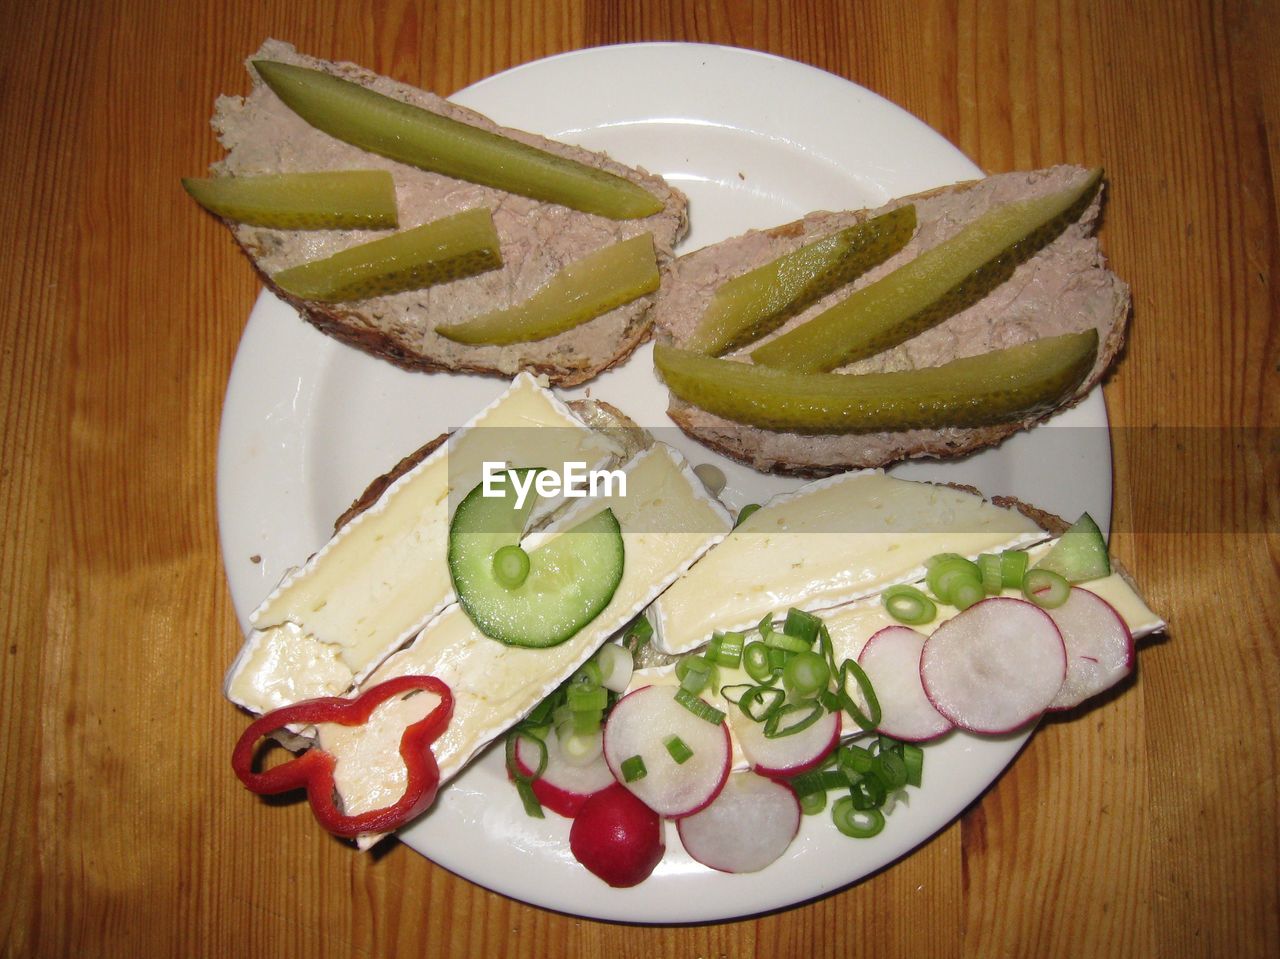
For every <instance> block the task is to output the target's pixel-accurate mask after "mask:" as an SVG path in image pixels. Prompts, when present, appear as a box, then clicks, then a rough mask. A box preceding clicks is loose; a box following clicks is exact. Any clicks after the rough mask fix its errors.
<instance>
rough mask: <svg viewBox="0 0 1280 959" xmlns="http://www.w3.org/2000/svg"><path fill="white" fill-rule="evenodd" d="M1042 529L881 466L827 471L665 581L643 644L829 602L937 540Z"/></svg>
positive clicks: (924, 553)
mask: <svg viewBox="0 0 1280 959" xmlns="http://www.w3.org/2000/svg"><path fill="white" fill-rule="evenodd" d="M1046 535H1047V534H1046V533H1045V532H1044V531H1043V530H1041V529H1040V527H1039V526H1037V525H1036V524H1035V523H1034V522H1032V521H1031V520H1030V519H1028V518H1027V517H1025V516H1023V515H1022V514H1021V513H1019V512H1018V511H1017V510H1013V509H1005V508H1003V507H999V506H995V505H993V504H991V503H989V502H987V501H986V500H984V499H983V498H982V497H980V496H977V495H975V494H973V493H968V492H965V491H963V490H958V489H954V488H952V487H949V486H939V485H935V484H931V483H917V482H910V481H907V480H900V479H894V478H893V477H890V476H886V475H885V474H884V472H883V471H882V470H866V471H863V472H858V473H845V474H843V475H840V476H834V477H831V478H830V479H825V480H821V481H819V482H816V483H811V484H809V485H807V486H805V487H803V488H802V489H800V490H797V491H796V492H795V493H788V494H785V495H783V496H779V497H776V498H774V499H772V500H770V501H769V502H768V503H766V504H765V505H764V506H763V507H761V508H760V509H759V510H757V511H756V512H755V513H753V514H752V515H751V516H750V517H749V518H748V519H747V520H746V521H745V522H744V523H743V524H742V525H741V526H739V527H738V528H737V529H735V530H734V531H733V533H732V534H730V535H729V536H728V537H727V538H726V539H725V541H724V542H723V543H721V544H720V545H719V546H718V547H716V548H715V549H714V550H712V551H711V552H710V553H708V554H707V555H706V556H705V557H703V558H702V559H701V560H700V561H699V562H698V564H697V565H696V566H694V567H693V569H692V570H690V572H689V574H688V575H687V576H685V577H683V578H682V579H681V580H680V581H679V582H677V583H676V584H675V585H674V586H672V587H671V589H669V590H667V592H666V593H664V594H663V596H662V598H661V599H660V600H658V602H657V604H656V607H655V609H656V611H657V615H656V617H655V619H656V624H655V627H656V628H655V635H654V644H655V645H656V646H657V647H658V648H659V649H661V650H663V651H664V652H667V653H673V654H678V653H684V652H688V651H689V650H691V649H694V648H696V647H698V646H700V645H702V644H703V643H705V642H706V641H707V640H709V639H710V638H711V635H712V633H713V632H715V631H716V630H730V629H744V628H746V627H749V626H752V625H754V624H755V623H757V622H759V620H760V618H761V617H762V616H764V615H766V614H768V613H770V612H773V613H778V614H781V613H783V612H785V611H786V610H787V608H788V607H791V606H796V607H799V608H800V609H805V610H810V611H820V610H823V609H830V608H832V607H835V606H840V605H843V604H844V603H847V602H850V601H851V600H855V599H857V598H859V597H861V596H869V595H872V594H875V593H878V592H880V591H881V590H882V589H884V588H885V587H886V586H888V585H890V584H892V583H898V582H903V581H909V580H912V579H918V578H920V577H922V576H923V575H924V561H925V560H926V559H928V558H929V557H930V556H933V555H935V554H936V553H939V552H942V551H946V552H952V553H961V554H963V555H966V556H969V557H974V556H977V555H978V554H979V553H984V552H998V551H1000V550H1003V549H1014V548H1017V547H1020V546H1026V545H1028V544H1030V543H1034V542H1037V541H1038V540H1042V539H1044V538H1045V536H1046Z"/></svg>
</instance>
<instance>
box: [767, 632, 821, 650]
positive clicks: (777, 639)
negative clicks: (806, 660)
mask: <svg viewBox="0 0 1280 959" xmlns="http://www.w3.org/2000/svg"><path fill="white" fill-rule="evenodd" d="M764 644H765V646H767V647H768V648H769V649H780V650H782V651H783V652H787V653H803V652H805V651H806V650H808V648H809V646H810V645H811V642H810V643H806V642H805V641H804V640H803V639H801V638H800V637H799V636H792V635H791V634H790V633H770V634H769V635H768V636H766V637H765V639H764Z"/></svg>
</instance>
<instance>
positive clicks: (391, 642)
mask: <svg viewBox="0 0 1280 959" xmlns="http://www.w3.org/2000/svg"><path fill="white" fill-rule="evenodd" d="M617 453H618V448H617V447H616V445H614V444H613V443H612V442H611V441H610V440H609V439H608V438H607V437H606V436H604V435H603V434H602V433H600V432H598V431H596V430H592V429H590V428H588V427H586V426H584V425H583V424H582V422H581V421H580V420H578V419H577V417H575V416H574V415H573V412H572V411H571V410H569V408H568V407H566V406H565V405H564V404H563V403H561V402H560V401H559V400H557V399H556V398H555V397H554V396H553V395H552V394H551V393H550V392H549V391H548V390H545V389H542V388H541V387H539V386H538V385H537V383H536V381H535V380H534V379H533V377H531V376H529V375H528V374H527V373H524V374H521V375H520V376H518V377H517V378H516V379H515V380H514V381H513V382H512V384H511V386H510V388H509V389H508V390H507V391H506V392H505V393H503V395H502V396H500V397H499V398H498V399H497V400H495V401H494V402H493V403H491V404H490V405H489V406H487V407H486V408H485V409H483V410H481V411H480V413H478V414H477V415H476V416H475V417H473V418H472V420H471V421H470V423H468V424H467V425H466V426H464V427H463V428H462V429H460V430H459V431H457V432H455V433H454V434H453V436H452V437H451V438H450V439H449V441H448V442H447V443H444V444H442V445H441V446H440V448H439V449H437V450H435V451H434V452H433V453H432V454H431V455H430V456H428V457H427V458H426V459H425V460H423V462H421V463H419V464H418V465H417V466H415V467H414V468H413V469H412V470H411V471H409V472H408V473H406V474H405V475H404V476H402V477H400V478H399V479H398V480H396V481H395V483H393V484H392V485H391V486H389V487H388V488H387V490H386V491H385V492H383V494H382V495H381V496H380V497H379V498H378V500H377V502H376V503H374V504H373V505H372V506H371V507H369V508H368V509H367V510H365V511H364V512H362V513H360V514H359V515H358V516H356V517H355V518H354V519H352V520H351V521H350V522H349V523H347V524H346V525H345V526H343V528H342V529H341V530H340V531H338V532H337V533H336V534H335V535H334V536H333V538H331V539H330V540H329V542H328V543H326V544H325V546H324V547H322V548H321V549H320V550H319V552H317V553H316V554H315V555H314V556H312V557H311V558H310V559H309V560H308V561H307V563H306V564H305V565H304V566H303V567H302V568H301V569H298V570H294V571H292V572H290V573H289V574H288V575H287V576H286V577H285V578H284V580H283V581H282V582H281V583H280V585H279V586H278V587H277V588H276V589H275V590H274V591H273V592H272V593H271V595H270V596H268V597H267V599H266V600H265V601H264V602H263V603H262V605H261V606H259V607H258V609H257V610H256V611H255V612H254V613H253V615H252V616H251V618H250V621H251V623H252V624H253V626H254V627H255V629H254V631H253V633H252V634H251V635H250V636H249V638H248V640H247V641H246V643H245V645H244V647H243V648H242V649H241V651H240V654H239V656H237V657H236V660H235V662H234V663H233V664H232V665H231V668H230V670H229V671H228V673H227V678H226V683H225V692H226V695H227V697H228V698H229V699H231V700H232V702H235V703H237V704H238V705H240V706H244V707H245V708H247V709H250V710H252V711H254V712H265V711H267V710H269V709H275V708H278V707H280V706H284V705H287V704H289V703H291V702H297V701H298V700H301V699H307V698H310V697H314V696H330V695H337V694H339V693H343V692H345V691H346V690H347V689H349V688H350V687H351V686H352V685H353V684H356V683H359V682H360V681H361V680H362V679H363V678H364V676H365V675H367V674H368V672H369V671H370V670H372V669H373V668H374V667H376V666H377V665H378V663H380V662H381V661H382V660H383V659H385V658H386V657H387V656H388V655H390V654H391V653H392V652H394V651H395V650H396V649H398V648H399V647H400V646H402V645H404V643H405V642H407V641H408V640H409V639H410V638H412V637H413V635H414V634H415V633H417V632H418V631H419V630H420V629H422V627H423V626H424V625H426V623H428V622H429V621H430V620H431V619H432V618H433V617H434V616H435V615H436V614H437V613H439V612H440V611H441V610H442V609H444V608H445V607H446V606H447V605H448V604H449V603H451V602H452V601H453V599H454V595H453V584H452V581H451V579H450V577H449V570H448V565H447V549H448V537H449V515H450V499H451V496H450V493H451V492H455V491H458V490H461V491H464V492H465V490H468V489H470V488H471V487H472V486H474V485H475V484H476V483H478V482H479V481H480V478H481V470H482V464H483V462H484V461H485V460H495V461H497V460H500V461H507V462H510V463H511V464H512V465H522V466H546V467H550V468H553V469H560V468H561V467H562V466H563V464H564V463H565V462H568V461H571V460H573V461H579V462H585V463H587V464H588V468H596V467H599V466H600V465H602V464H603V463H605V462H607V461H608V460H609V459H610V458H611V457H613V456H615V455H617ZM454 498H456V497H454Z"/></svg>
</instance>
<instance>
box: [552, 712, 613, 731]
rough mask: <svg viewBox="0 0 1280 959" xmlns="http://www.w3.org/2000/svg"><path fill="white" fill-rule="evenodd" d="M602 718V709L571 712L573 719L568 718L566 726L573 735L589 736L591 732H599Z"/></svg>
mask: <svg viewBox="0 0 1280 959" xmlns="http://www.w3.org/2000/svg"><path fill="white" fill-rule="evenodd" d="M603 719H604V712H603V711H597V710H583V711H582V712H580V713H574V714H573V719H572V720H570V722H569V725H568V728H569V730H570V731H571V732H572V733H574V734H575V735H578V736H590V735H592V734H593V733H598V732H600V723H601V721H602V720H603ZM562 728H563V727H562ZM557 732H559V730H557Z"/></svg>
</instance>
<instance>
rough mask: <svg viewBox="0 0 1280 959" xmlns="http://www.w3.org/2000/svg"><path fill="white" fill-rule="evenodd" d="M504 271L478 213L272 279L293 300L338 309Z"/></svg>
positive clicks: (484, 213)
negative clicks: (340, 305)
mask: <svg viewBox="0 0 1280 959" xmlns="http://www.w3.org/2000/svg"><path fill="white" fill-rule="evenodd" d="M501 265H502V254H501V252H500V251H499V247H498V231H497V230H496V229H494V226H493V215H492V214H491V213H490V212H489V211H488V210H487V209H486V208H484V207H476V208H475V209H471V210H466V211H464V212H462V213H457V214H454V215H453V216H449V217H445V218H444V219H442V220H434V221H432V222H431V223H424V224H423V225H422V226H418V227H414V228H413V229H411V230H404V231H403V232H400V233H395V234H392V235H391V236H387V237H383V238H381V239H378V240H373V241H371V242H369V243H361V244H359V245H358V246H353V247H348V248H347V249H345V250H342V251H340V252H338V253H335V254H333V256H330V257H326V258H325V259H323V260H312V261H311V262H310V263H303V264H301V265H300V266H294V267H290V268H289V269H287V270H281V271H280V272H279V273H277V274H275V275H274V276H273V277H272V278H271V279H272V280H273V281H274V282H275V284H276V285H277V286H279V287H280V288H281V289H282V290H284V291H285V292H286V293H292V294H293V295H294V296H300V297H302V298H303V299H307V300H321V301H323V302H326V303H338V302H343V301H346V300H363V299H367V298H368V297H371V296H385V295H387V294H390V293H400V292H403V291H404V290H416V289H420V288H421V287H424V286H431V285H432V284H435V283H444V282H446V281H448V280H457V279H461V278H462V277H464V276H473V275H474V274H476V273H483V272H484V271H486V270H492V269H495V268H497V267H499V266H501Z"/></svg>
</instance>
